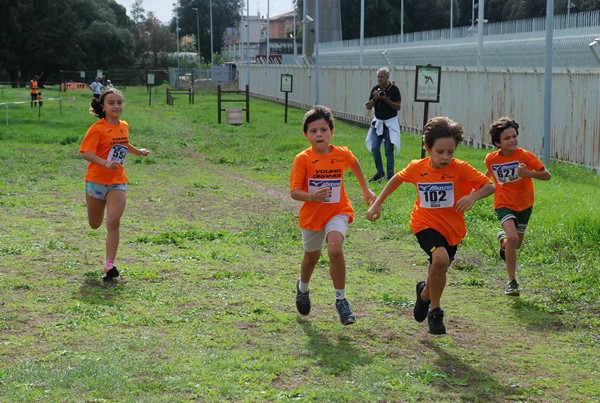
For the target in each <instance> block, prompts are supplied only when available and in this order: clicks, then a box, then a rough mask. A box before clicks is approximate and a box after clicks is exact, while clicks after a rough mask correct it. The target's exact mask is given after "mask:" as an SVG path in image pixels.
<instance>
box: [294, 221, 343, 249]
mask: <svg viewBox="0 0 600 403" xmlns="http://www.w3.org/2000/svg"><path fill="white" fill-rule="evenodd" d="M348 221H350V217H349V216H348V215H346V214H338V215H336V216H333V217H332V218H331V220H329V221H328V222H327V224H325V227H324V228H323V229H322V230H321V231H311V230H307V229H302V228H300V231H301V232H302V244H303V246H304V251H305V252H315V251H318V250H321V248H323V242H324V241H325V239H327V235H328V234H329V233H330V232H331V231H337V232H339V233H340V234H342V236H343V237H344V238H345V237H346V232H347V231H348Z"/></svg>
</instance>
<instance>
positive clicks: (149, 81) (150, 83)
mask: <svg viewBox="0 0 600 403" xmlns="http://www.w3.org/2000/svg"><path fill="white" fill-rule="evenodd" d="M153 85H154V74H153V73H148V78H147V81H146V87H147V89H148V106H151V105H152V86H153Z"/></svg>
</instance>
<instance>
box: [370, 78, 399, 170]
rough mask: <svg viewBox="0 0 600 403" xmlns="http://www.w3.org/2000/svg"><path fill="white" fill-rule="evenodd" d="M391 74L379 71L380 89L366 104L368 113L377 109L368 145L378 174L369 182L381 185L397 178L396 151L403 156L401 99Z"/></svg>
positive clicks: (378, 88)
mask: <svg viewBox="0 0 600 403" xmlns="http://www.w3.org/2000/svg"><path fill="white" fill-rule="evenodd" d="M389 79H390V71H389V70H388V69H387V67H381V68H380V69H379V70H377V85H376V86H374V87H373V88H372V89H371V93H370V94H369V100H368V101H367V103H366V107H367V109H368V110H372V109H375V118H374V119H373V121H372V122H371V127H370V128H369V131H368V132H367V138H366V140H365V145H366V146H367V149H368V150H369V152H371V153H372V154H373V159H374V160H375V168H376V169H377V172H376V173H375V175H374V176H373V177H372V178H371V179H370V182H379V181H381V180H382V179H384V178H385V179H388V180H389V179H390V178H391V177H392V176H394V173H395V171H394V147H395V148H396V151H397V152H400V124H399V123H398V111H399V110H400V102H401V101H402V96H401V95H400V90H399V89H398V87H396V85H394V84H392V83H390V81H389ZM382 142H383V143H384V148H385V158H386V171H385V172H384V170H383V161H382V159H381V143H382Z"/></svg>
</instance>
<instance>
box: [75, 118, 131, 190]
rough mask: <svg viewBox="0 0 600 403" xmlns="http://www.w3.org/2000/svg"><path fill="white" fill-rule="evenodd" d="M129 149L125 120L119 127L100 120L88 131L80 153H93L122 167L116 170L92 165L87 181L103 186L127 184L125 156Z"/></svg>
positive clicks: (127, 129) (127, 127) (89, 167)
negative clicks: (117, 162)
mask: <svg viewBox="0 0 600 403" xmlns="http://www.w3.org/2000/svg"><path fill="white" fill-rule="evenodd" d="M128 147H129V125H128V124H127V122H125V121H124V120H121V121H119V124H118V125H111V124H110V123H108V122H107V121H106V120H105V119H100V120H99V121H98V122H96V123H94V124H93V125H91V126H90V128H89V129H88V131H87V133H86V135H85V137H84V138H83V142H82V143H81V147H80V148H79V152H81V153H84V152H87V151H90V152H93V153H94V154H96V155H97V156H99V157H100V158H104V159H107V160H108V159H109V160H111V161H119V162H120V163H121V166H120V167H119V168H117V169H115V170H112V169H108V168H105V167H103V166H101V165H98V164H93V163H90V165H88V170H87V173H86V175H85V180H86V181H89V182H94V183H100V184H102V185H119V184H123V183H127V176H126V175H125V168H124V167H123V164H124V163H125V156H126V155H127V148H128Z"/></svg>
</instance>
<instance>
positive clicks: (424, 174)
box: [419, 172, 427, 176]
mask: <svg viewBox="0 0 600 403" xmlns="http://www.w3.org/2000/svg"><path fill="white" fill-rule="evenodd" d="M419 175H421V176H427V172H423V173H422V174H419Z"/></svg>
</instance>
